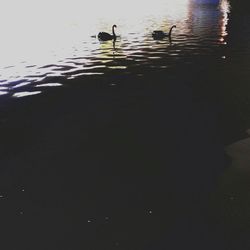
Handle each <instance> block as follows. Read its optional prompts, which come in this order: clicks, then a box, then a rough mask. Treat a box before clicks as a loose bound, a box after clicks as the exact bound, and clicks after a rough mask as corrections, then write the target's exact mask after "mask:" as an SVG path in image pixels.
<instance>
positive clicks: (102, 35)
mask: <svg viewBox="0 0 250 250" xmlns="http://www.w3.org/2000/svg"><path fill="white" fill-rule="evenodd" d="M115 28H116V25H115V24H114V25H113V26H112V35H111V34H109V33H107V32H99V34H98V39H99V40H101V41H108V40H113V39H114V40H115V39H116V34H115Z"/></svg>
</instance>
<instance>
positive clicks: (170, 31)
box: [169, 26, 174, 36]
mask: <svg viewBox="0 0 250 250" xmlns="http://www.w3.org/2000/svg"><path fill="white" fill-rule="evenodd" d="M173 28H174V26H172V27H171V28H170V30H169V36H171V33H172V30H173Z"/></svg>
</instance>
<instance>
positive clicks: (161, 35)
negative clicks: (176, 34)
mask: <svg viewBox="0 0 250 250" xmlns="http://www.w3.org/2000/svg"><path fill="white" fill-rule="evenodd" d="M173 28H176V26H175V25H173V26H172V27H171V28H170V30H169V33H165V32H163V31H162V30H154V31H153V33H152V37H153V38H154V39H156V40H157V39H163V38H165V37H169V38H171V34H172V30H173Z"/></svg>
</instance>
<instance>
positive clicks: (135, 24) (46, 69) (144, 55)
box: [0, 0, 229, 91]
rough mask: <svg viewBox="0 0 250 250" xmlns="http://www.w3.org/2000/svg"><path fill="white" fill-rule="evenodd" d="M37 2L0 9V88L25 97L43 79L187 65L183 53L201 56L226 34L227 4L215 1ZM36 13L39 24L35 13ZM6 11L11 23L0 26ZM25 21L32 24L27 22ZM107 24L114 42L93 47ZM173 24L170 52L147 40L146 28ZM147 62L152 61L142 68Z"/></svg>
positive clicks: (189, 60) (148, 30) (163, 45)
mask: <svg viewBox="0 0 250 250" xmlns="http://www.w3.org/2000/svg"><path fill="white" fill-rule="evenodd" d="M37 2H38V3H36V4H34V3H33V2H32V1H31V0H26V1H25V3H22V4H20V3H19V2H18V1H17V0H12V1H11V4H6V6H4V8H3V9H1V13H0V29H1V35H2V37H5V39H3V41H1V47H0V54H1V59H0V68H1V76H0V84H1V85H4V86H10V87H11V90H12V91H14V89H15V88H17V89H18V88H19V87H22V88H26V90H27V91H32V90H33V88H34V86H35V85H37V83H39V82H40V81H43V83H44V82H45V83H46V81H47V79H50V78H51V77H63V78H65V79H73V78H76V77H84V76H85V75H105V73H106V72H109V71H110V69H114V70H115V69H118V68H119V69H120V70H121V71H120V72H121V73H131V71H133V72H134V71H135V72H134V73H135V74H140V72H142V71H143V69H145V70H146V68H147V67H151V66H153V67H154V68H159V69H160V68H163V67H164V68H165V67H170V66H174V65H175V62H176V61H178V60H182V61H185V63H192V58H191V57H190V56H184V55H185V53H186V52H189V51H190V52H193V53H192V54H193V55H196V54H197V55H198V54H200V55H202V54H209V53H211V50H212V49H213V48H214V47H216V46H219V44H221V43H224V37H225V36H226V35H227V31H226V25H227V21H228V14H227V13H228V12H229V3H228V1H227V0H221V1H220V5H219V8H218V6H217V5H218V2H219V1H215V2H213V4H212V5H208V6H207V5H205V6H204V5H202V4H201V1H199V0H175V1H172V0H155V1H153V2H150V3H146V2H145V3H143V5H141V4H140V1H134V0H128V1H126V3H125V2H124V3H120V4H119V6H118V5H117V4H116V2H115V0H107V1H105V3H100V2H99V1H97V0H92V1H91V2H90V3H88V6H85V5H84V8H83V4H84V3H83V2H82V1H80V0H73V1H72V2H70V3H69V2H68V3H62V2H61V1H59V0H54V1H53V3H51V2H49V1H37ZM39 2H40V3H39ZM202 3H204V1H202ZM13 4H15V6H16V8H15V9H13V8H12V7H11V6H13ZM96 6H98V8H96ZM131 6H133V8H131ZM27 7H28V8H27ZM59 8H60V11H59V12H58V11H57V10H58V9H59ZM38 9H39V12H38V11H37V10H38ZM121 9H122V11H121ZM16 10H18V11H16ZM43 10H44V11H45V10H46V11H45V12H46V18H44V15H41V13H43ZM138 10H140V11H138ZM82 12H84V13H82ZM10 13H11V15H12V16H15V19H13V20H10V22H8V23H6V22H4V20H5V19H6V18H7V17H8V16H9V15H10ZM54 13H57V15H56V18H55V15H54ZM127 13H129V18H128V14H127ZM32 16H33V17H36V18H34V19H32V22H30V20H31V18H32ZM15 20H18V22H16V21H15ZM113 23H116V24H117V25H119V33H120V34H118V41H117V40H115V41H114V42H113V43H112V41H110V42H100V41H98V39H97V37H96V36H94V37H93V35H96V34H97V33H98V31H100V30H109V29H110V27H111V26H112V25H113ZM174 24H175V25H176V26H177V27H178V28H177V29H176V30H175V32H174V33H173V35H172V40H170V41H169V43H170V45H171V44H172V42H173V43H174V44H175V45H176V47H175V48H174V47H172V49H171V50H170V49H167V47H169V44H166V41H164V42H162V43H160V42H159V43H158V42H157V43H156V42H155V41H153V38H152V36H151V34H152V31H153V30H156V29H157V30H158V29H160V30H163V31H165V30H166V31H167V30H169V28H170V27H171V26H172V25H174ZM20 37H22V39H20ZM17 38H18V39H17ZM151 60H154V63H155V61H156V60H159V62H158V63H157V64H155V65H150V64H151ZM138 71H139V72H138ZM48 87H49V86H48ZM6 91H8V90H6Z"/></svg>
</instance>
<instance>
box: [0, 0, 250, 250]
mask: <svg viewBox="0 0 250 250" xmlns="http://www.w3.org/2000/svg"><path fill="white" fill-rule="evenodd" d="M180 2H181V1H180ZM228 4H229V3H228V2H227V1H221V3H220V4H218V2H216V1H214V2H213V3H210V4H208V3H207V2H206V3H204V2H202V1H186V2H185V1H183V3H182V2H181V3H180V5H179V6H178V9H172V10H173V11H167V10H166V12H165V9H163V10H164V12H160V13H161V14H160V15H159V18H158V19H157V16H154V15H153V16H151V15H149V14H148V12H147V13H146V14H145V15H144V16H143V19H142V20H143V21H141V22H138V23H137V24H134V22H132V21H134V18H131V19H132V21H130V20H129V19H128V20H126V19H122V18H121V19H120V23H119V25H118V20H115V22H116V24H117V25H118V27H119V34H121V36H120V37H119V38H118V39H117V41H116V43H115V44H113V43H112V42H105V43H100V42H99V41H98V40H96V39H95V38H93V37H91V35H92V33H91V32H92V31H91V32H90V33H89V34H87V35H86V36H84V38H86V37H88V38H86V42H83V43H79V40H78V39H79V37H78V36H77V38H75V40H74V39H72V40H74V42H75V43H74V47H71V48H70V49H67V48H66V47H64V46H65V44H66V45H67V43H65V44H63V45H62V47H63V49H62V50H61V47H60V48H59V49H58V50H55V57H54V58H55V59H54V61H53V60H51V57H49V58H50V60H49V62H51V63H47V62H46V60H45V63H39V64H38V63H37V62H36V60H34V62H33V63H34V64H33V63H32V64H31V63H30V62H29V61H24V62H23V63H22V65H23V66H20V65H19V64H15V65H11V64H10V65H5V66H6V67H5V69H4V70H3V71H2V76H1V77H2V78H1V87H0V88H1V91H2V92H0V93H1V111H2V115H1V141H2V142H1V172H0V173H1V176H0V181H1V185H0V187H1V191H0V192H1V193H0V202H1V221H2V223H1V230H2V232H3V233H2V236H3V240H4V241H3V244H4V249H11V250H12V249H17V248H18V249H69V250H70V249H92V250H95V249H98V250H99V249H129V250H130V249H131V250H132V249H183V248H184V247H186V248H188V249H189V248H190V249H248V246H249V245H248V243H249V242H247V241H248V237H246V236H247V233H248V231H247V230H246V231H244V230H243V231H244V234H240V233H238V234H232V233H231V231H230V230H228V229H227V228H226V227H225V226H223V223H222V225H221V223H220V222H218V221H216V220H217V217H216V216H214V213H216V212H214V211H212V208H211V206H210V205H209V204H210V203H209V195H210V193H211V192H213V190H214V189H215V188H216V183H217V180H218V178H219V177H220V176H221V175H222V173H223V171H224V170H225V168H226V166H227V164H228V159H227V157H226V156H225V154H224V145H225V143H227V142H230V141H233V140H234V139H236V138H240V137H241V136H244V130H245V129H246V128H248V124H249V120H248V118H247V117H248V116H247V114H248V109H249V108H248V106H249V105H248V92H247V89H248V79H249V71H248V57H249V53H248V47H249V46H248V44H249V42H248V40H249V39H250V36H249V34H248V30H247V26H248V18H247V16H242V15H240V16H239V15H238V14H237V13H235V14H234V12H233V9H231V10H230V8H229V5H228ZM172 7H174V6H172ZM140 17H141V16H140ZM125 20H126V21H125ZM112 22H113V21H112ZM112 22H109V21H108V22H107V23H106V24H105V25H107V26H105V25H104V28H106V27H110V26H111V25H112ZM171 24H176V25H177V28H176V29H175V30H174V31H173V36H172V41H171V42H170V41H169V40H168V39H165V40H162V41H155V40H153V39H152V37H151V35H150V32H151V31H152V30H153V29H159V28H161V29H163V30H167V29H168V28H169V27H170V26H171ZM239 26H241V29H240V31H241V32H239V28H238V27H239ZM242 26H243V27H246V28H242ZM97 27H98V29H99V28H101V27H102V26H97ZM131 30H132V32H131ZM72 37H74V36H73V35H72ZM52 58H53V57H52ZM38 61H39V60H38ZM18 65H19V66H18ZM11 68H14V69H15V70H14V71H9V69H11ZM18 69H19V71H18ZM23 69H24V70H23ZM27 69H31V71H30V73H32V74H31V75H29V74H27V71H26V70H27ZM7 71H8V72H7ZM6 72H7V73H6ZM13 72H17V73H16V75H15V73H13ZM53 87H54V88H53ZM33 94H34V95H35V96H31V97H27V95H33ZM14 97H24V98H14ZM232 235H234V236H235V238H233V237H232ZM239 235H240V236H239ZM232 243H233V244H232ZM239 244H241V246H242V247H241V248H239Z"/></svg>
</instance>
